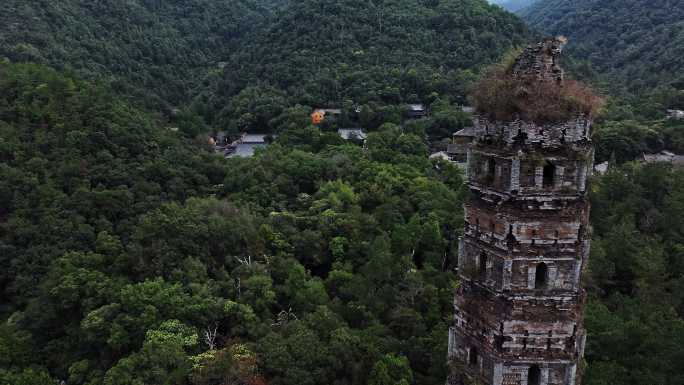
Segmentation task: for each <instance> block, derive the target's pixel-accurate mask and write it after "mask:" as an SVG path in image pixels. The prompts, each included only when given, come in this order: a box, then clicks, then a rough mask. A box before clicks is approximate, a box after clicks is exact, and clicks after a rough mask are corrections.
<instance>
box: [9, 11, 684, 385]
mask: <svg viewBox="0 0 684 385" xmlns="http://www.w3.org/2000/svg"><path fill="white" fill-rule="evenodd" d="M571 3H572V5H573V7H572V8H569V5H570V4H571ZM554 4H555V5H556V7H551V5H554ZM651 4H653V5H652V8H651ZM599 6H600V8H597V7H599ZM681 11H682V8H681V7H678V6H676V3H673V2H665V1H662V2H648V4H647V3H645V2H639V3H638V4H637V2H635V1H622V2H619V3H616V2H613V1H610V0H605V1H573V2H563V1H557V0H543V1H542V2H541V3H540V4H539V5H538V6H536V8H534V9H533V10H531V11H530V13H527V14H526V16H525V17H526V18H527V19H528V20H530V21H531V22H532V26H533V27H534V28H537V29H541V30H544V31H549V32H553V33H565V34H568V35H570V37H571V40H570V45H569V46H568V50H569V51H570V53H571V54H572V56H573V61H572V66H571V67H572V68H573V70H574V73H573V74H571V75H573V76H575V77H579V78H585V79H589V80H591V81H593V82H594V83H595V85H596V86H597V87H598V88H599V89H600V90H602V91H603V92H604V94H606V95H607V96H609V97H608V104H607V106H606V108H605V109H604V111H603V114H602V116H601V117H600V118H599V120H598V122H597V125H596V127H595V130H596V132H595V136H594V140H595V144H596V149H597V161H603V160H611V161H612V163H611V169H610V171H609V172H608V173H607V175H605V176H601V177H596V178H595V179H594V180H593V184H592V189H591V190H592V192H591V194H590V195H591V196H590V197H591V201H592V207H593V209H592V210H593V211H592V223H593V239H594V242H593V245H592V246H593V247H592V255H591V258H590V263H589V272H588V274H587V280H586V283H585V284H586V287H587V289H588V292H589V298H590V299H589V304H588V308H587V316H586V318H587V319H586V324H587V328H588V332H589V337H588V346H587V351H586V364H587V365H586V378H585V383H586V384H588V385H643V384H654V385H677V384H684V371H683V370H682V368H681V362H684V349H682V348H681V347H682V346H684V321H683V317H684V296H682V294H681V290H682V289H684V262H683V261H684V172H683V171H682V170H681V169H679V170H677V169H672V168H671V167H670V166H668V165H641V164H638V163H635V162H632V161H633V160H634V159H635V158H636V157H638V156H639V155H640V154H641V153H643V152H657V151H660V150H662V149H671V150H676V151H680V152H684V122H681V121H679V122H677V121H674V120H670V121H668V120H665V119H664V118H663V117H664V110H665V109H666V108H684V85H683V84H681V83H682V79H681V76H678V75H676V74H678V73H680V72H681V69H682V62H681V57H682V55H681V53H682V52H681V47H682V44H680V43H681V37H682V28H681V20H682V16H683V15H682V14H681ZM0 21H2V23H0V58H2V57H5V58H6V59H5V60H2V59H0V385H29V384H30V385H42V384H46V385H47V384H51V385H55V384H57V383H59V381H60V380H64V381H66V383H67V384H69V385H71V384H88V385H124V384H127V385H128V384H135V385H143V384H202V385H220V384H249V385H264V384H274V385H302V384H304V385H307V384H312V385H313V384H321V385H329V384H335V385H344V384H358V385H361V384H371V385H397V384H401V385H408V384H421V385H422V384H427V385H430V384H440V385H441V384H443V383H444V380H445V378H446V373H447V363H446V349H447V327H448V325H450V323H451V322H452V317H453V307H452V301H453V294H454V288H455V287H456V285H457V284H458V282H456V278H455V275H454V274H453V273H452V268H453V267H454V266H455V264H456V257H457V247H456V242H457V239H458V237H459V236H460V234H461V232H462V221H463V212H462V204H463V202H464V201H465V199H467V194H466V192H465V188H464V186H463V175H462V172H461V171H460V170H459V169H457V168H456V167H455V166H453V165H451V164H448V163H444V162H435V161H429V160H428V158H427V155H428V147H429V146H430V147H433V146H434V143H430V142H428V139H435V138H443V137H448V136H449V135H450V134H451V133H453V132H454V131H456V130H458V129H460V128H462V127H463V126H464V125H466V124H467V122H468V119H469V115H468V114H465V113H463V112H462V111H461V109H460V105H461V104H464V103H467V95H468V93H469V89H470V87H471V85H472V84H473V83H474V82H475V81H476V80H477V78H478V76H479V74H480V73H481V71H482V69H483V68H484V66H486V65H487V64H490V63H493V62H496V61H498V60H499V58H500V57H501V56H502V55H503V53H504V52H505V51H507V50H509V49H511V48H512V47H514V46H518V45H522V44H524V43H526V42H528V41H530V39H532V38H531V34H530V32H528V29H527V27H526V26H525V25H524V24H523V22H522V21H521V20H519V19H518V18H516V17H515V16H514V15H512V14H510V13H508V12H505V11H503V10H502V9H501V8H499V7H497V6H490V5H488V4H487V3H486V2H485V1H484V0H384V1H381V0H374V1H359V0H342V1H333V0H318V1H314V0H302V1H294V2H290V1H284V0H283V1H276V0H240V1H213V0H191V1H157V0H131V1H125V2H97V1H96V2H87V1H81V0H64V1H59V2H56V1H49V0H35V1H30V2H26V1H18V0H6V1H3V4H2V5H0ZM27 21H30V22H27ZM678 23H679V24H678ZM606 37H609V39H606ZM678 39H679V40H678ZM655 42H657V44H656V43H655ZM604 44H605V45H604ZM673 74H675V75H673ZM606 79H607V80H606ZM616 79H617V80H616ZM616 82H618V83H616ZM615 84H624V85H625V87H624V88H622V87H616V86H614V85H615ZM635 91H639V92H635ZM411 102H422V103H425V104H426V105H427V106H428V108H429V110H430V117H429V118H427V119H422V120H419V121H407V120H406V119H405V117H404V116H403V113H404V108H405V104H406V103H411ZM319 106H326V107H334V106H339V107H342V108H343V110H344V111H345V113H344V114H343V116H342V117H341V118H340V121H339V122H335V121H334V120H333V121H332V122H330V121H329V122H327V123H325V124H323V125H321V126H320V127H314V126H310V125H309V122H310V119H309V114H310V113H311V109H312V107H319ZM357 107H358V109H359V112H358V113H356V114H355V115H353V116H345V114H346V113H347V112H349V111H354V110H356V108H357ZM346 124H350V125H351V124H354V125H358V126H360V127H363V128H365V129H367V130H368V131H370V133H369V137H368V141H367V143H366V148H365V149H364V148H362V147H361V146H358V145H356V144H352V143H348V142H344V141H342V140H341V139H340V138H339V136H338V135H337V134H336V133H335V132H334V128H336V127H337V126H341V125H346ZM176 128H178V130H176ZM217 130H228V131H231V132H240V131H253V132H264V131H268V132H275V133H278V137H277V139H276V142H275V143H274V144H272V145H270V146H269V147H268V148H266V149H263V150H260V151H259V152H258V153H257V155H256V156H255V157H254V158H245V159H240V158H238V159H229V160H226V159H224V158H223V157H222V156H219V155H216V154H214V153H213V148H212V147H211V146H209V145H208V142H207V134H209V133H211V132H212V131H217Z"/></svg>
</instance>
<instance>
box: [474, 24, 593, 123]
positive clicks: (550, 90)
mask: <svg viewBox="0 0 684 385" xmlns="http://www.w3.org/2000/svg"><path fill="white" fill-rule="evenodd" d="M566 43H567V39H565V38H564V37H557V38H547V39H544V40H543V41H541V42H539V43H538V44H536V45H534V46H528V47H527V48H525V49H524V50H523V51H522V52H521V53H520V54H519V55H517V56H516V55H515V54H510V55H509V56H508V57H507V58H506V59H504V60H503V61H502V62H501V63H499V64H496V65H494V66H492V67H491V68H490V69H489V70H488V71H487V72H486V73H485V74H484V76H483V77H482V79H481V80H480V81H479V82H478V83H476V85H475V87H474V88H473V90H472V93H471V99H472V102H473V104H474V106H475V108H476V111H477V112H478V113H479V114H482V115H484V116H487V117H488V118H490V119H493V120H499V121H511V120H517V119H521V120H524V121H531V122H534V123H538V124H547V123H560V122H565V121H568V120H571V119H573V118H576V117H577V116H580V115H585V116H589V117H591V116H595V115H596V114H597V113H598V111H599V110H600V109H601V107H602V106H603V98H601V97H600V96H598V95H596V94H595V93H594V92H593V91H592V90H591V89H590V88H589V87H587V86H585V85H583V84H582V83H580V82H577V81H575V80H569V79H565V76H564V72H563V69H562V68H561V67H560V65H559V58H560V55H561V53H562V51H563V47H564V46H565V44H566Z"/></svg>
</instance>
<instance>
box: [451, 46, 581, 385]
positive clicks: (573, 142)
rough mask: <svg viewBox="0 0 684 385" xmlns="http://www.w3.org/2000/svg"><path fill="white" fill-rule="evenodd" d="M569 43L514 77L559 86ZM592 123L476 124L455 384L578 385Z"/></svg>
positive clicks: (527, 54) (454, 336) (526, 60)
mask: <svg viewBox="0 0 684 385" xmlns="http://www.w3.org/2000/svg"><path fill="white" fill-rule="evenodd" d="M564 44H565V41H563V40H562V39H546V40H544V41H543V42H541V43H539V44H537V45H535V46H531V47H528V48H527V49H526V50H525V51H524V52H523V53H522V55H521V56H520V57H519V58H518V59H517V60H516V62H515V64H514V65H513V66H512V67H511V70H510V74H509V75H510V76H512V77H514V78H524V79H527V80H528V81H537V82H548V84H549V85H550V86H554V87H562V86H563V82H564V79H563V71H562V69H561V68H560V67H559V66H558V58H559V56H560V54H561V51H562V48H563V45H564ZM591 126H592V121H591V119H590V117H588V116H584V115H582V114H578V115H577V116H573V117H572V118H571V119H568V120H567V121H563V122H553V123H544V124H538V123H535V122H530V121H526V120H525V119H520V118H518V119H512V120H511V121H497V120H492V119H491V118H489V117H488V115H487V114H480V115H478V116H476V118H475V120H474V127H473V135H474V140H473V142H472V143H471V144H470V145H469V148H468V154H467V158H468V166H467V180H468V187H469V190H470V192H471V198H470V200H469V201H468V203H467V204H466V207H465V213H466V214H465V230H464V235H463V237H462V239H461V241H460V245H459V261H458V275H459V281H460V285H459V288H458V290H457V294H456V296H455V300H454V309H455V314H454V323H453V326H452V327H451V328H450V331H449V360H450V364H451V368H452V373H451V376H450V377H449V379H448V383H449V384H459V385H461V384H482V385H577V384H579V383H580V379H581V368H580V363H581V361H582V356H583V354H584V345H585V338H586V332H585V329H584V325H583V316H584V305H585V292H584V290H583V289H582V285H581V277H582V271H583V268H584V266H585V264H586V262H587V258H588V255H589V243H590V242H589V232H588V229H589V224H588V218H589V202H588V199H587V178H588V177H589V176H590V174H591V171H592V166H593V148H592V144H591V140H590V135H591Z"/></svg>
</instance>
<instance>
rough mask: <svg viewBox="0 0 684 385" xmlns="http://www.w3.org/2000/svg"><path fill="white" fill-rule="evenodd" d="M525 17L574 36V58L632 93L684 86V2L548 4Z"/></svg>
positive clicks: (576, 0)
mask: <svg viewBox="0 0 684 385" xmlns="http://www.w3.org/2000/svg"><path fill="white" fill-rule="evenodd" d="M522 16H523V18H524V19H525V20H526V21H527V22H528V23H529V24H530V25H531V26H532V27H533V28H536V29H539V30H541V31H544V32H546V33H548V34H552V35H559V34H562V35H567V36H568V37H570V38H571V44H570V45H569V46H568V49H569V50H570V51H571V52H572V54H573V55H574V56H575V57H577V58H582V59H589V60H590V61H591V63H592V64H593V66H595V67H596V68H597V69H598V70H599V71H600V72H602V73H604V74H608V75H610V76H611V77H613V78H614V79H616V80H619V81H620V83H622V84H623V85H626V86H627V87H628V88H629V89H630V90H632V91H639V90H643V89H648V88H652V87H654V86H657V85H668V84H673V85H675V86H676V87H678V88H684V76H683V75H682V73H683V72H684V1H682V0H649V1H644V0H544V1H540V2H539V3H537V4H536V5H534V6H532V7H531V8H529V9H526V10H525V11H524V12H522Z"/></svg>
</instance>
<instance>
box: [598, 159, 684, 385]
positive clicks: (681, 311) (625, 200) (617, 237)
mask: <svg viewBox="0 0 684 385" xmlns="http://www.w3.org/2000/svg"><path fill="white" fill-rule="evenodd" d="M592 190H593V192H592V196H591V200H592V223H593V227H594V242H593V244H592V254H591V257H590V259H589V270H590V274H589V280H588V282H587V284H588V288H589V290H590V300H589V306H588V308H587V316H586V322H587V329H588V332H589V335H588V338H587V343H588V345H587V352H586V354H587V355H586V359H587V361H588V362H589V367H588V370H587V374H586V380H585V383H586V384H587V385H603V384H611V385H622V384H625V385H631V384H635V385H636V384H643V383H649V384H662V385H671V384H683V383H684V372H682V367H681V362H682V359H684V350H683V349H682V346H684V320H683V319H682V317H683V316H684V306H683V304H684V302H682V300H683V299H684V297H683V296H682V295H681V294H680V292H681V289H682V282H684V263H683V261H684V259H683V258H684V220H683V218H684V216H682V212H683V210H684V172H682V170H673V169H672V168H671V167H669V166H667V165H647V166H641V165H636V164H626V165H625V166H623V167H619V168H615V169H613V170H612V171H610V172H609V173H608V174H607V175H605V176H604V177H602V178H601V179H598V180H595V181H594V184H593V187H592Z"/></svg>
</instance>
